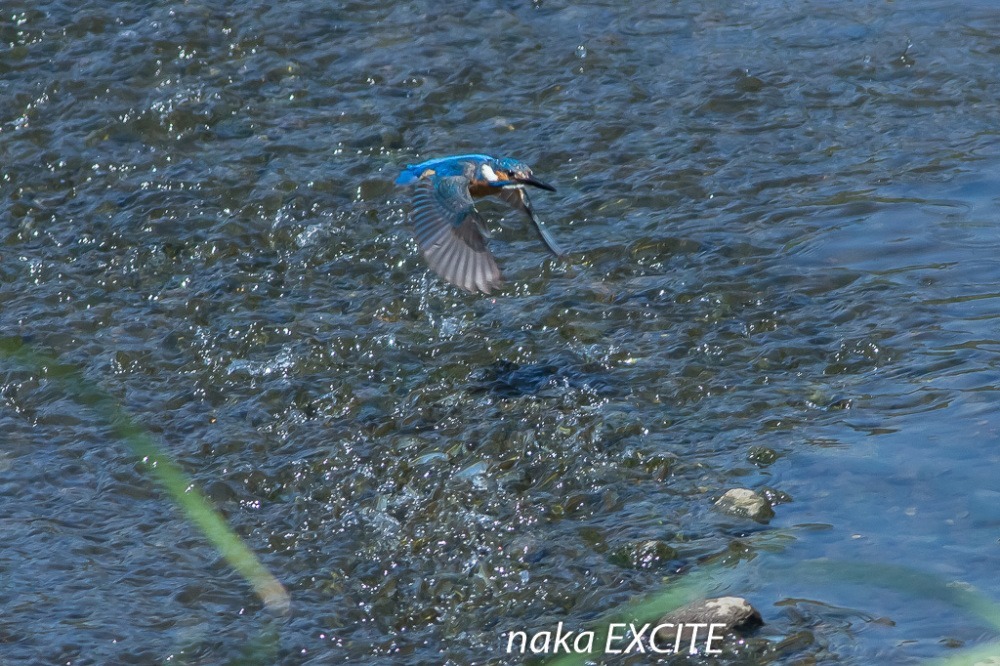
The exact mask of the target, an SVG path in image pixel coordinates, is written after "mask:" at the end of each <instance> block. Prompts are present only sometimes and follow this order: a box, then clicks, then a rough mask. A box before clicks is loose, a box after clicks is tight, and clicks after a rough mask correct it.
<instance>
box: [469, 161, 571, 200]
mask: <svg viewBox="0 0 1000 666" xmlns="http://www.w3.org/2000/svg"><path fill="white" fill-rule="evenodd" d="M478 175H479V177H480V178H482V180H485V181H486V182H488V183H489V184H490V185H492V186H493V187H519V186H521V185H533V186H534V187H540V188H541V189H543V190H548V191H549V192H555V191H556V188H554V187H552V186H551V185H549V184H548V183H543V182H542V181H540V180H538V179H537V178H535V177H534V176H533V175H532V173H531V168H530V167H528V165H527V164H525V163H524V162H519V161H517V160H513V159H510V158H509V157H505V158H502V159H498V160H490V161H488V162H483V163H482V164H481V165H479V174H478Z"/></svg>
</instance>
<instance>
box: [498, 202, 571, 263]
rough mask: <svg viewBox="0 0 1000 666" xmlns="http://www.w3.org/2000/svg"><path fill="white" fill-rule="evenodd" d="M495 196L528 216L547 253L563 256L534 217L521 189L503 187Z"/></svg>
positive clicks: (532, 209)
mask: <svg viewBox="0 0 1000 666" xmlns="http://www.w3.org/2000/svg"><path fill="white" fill-rule="evenodd" d="M497 194H498V196H499V197H500V198H501V199H503V200H504V201H506V202H507V205H509V206H510V207H511V208H515V209H517V210H520V211H523V212H524V213H525V214H526V215H527V216H528V219H529V220H531V224H532V226H533V227H535V231H537V232H538V235H539V237H540V238H541V239H542V242H543V243H545V247H547V248H549V252H551V253H552V254H554V255H556V256H557V257H561V256H563V251H562V249H560V248H559V246H558V245H556V242H555V240H553V239H552V236H550V235H549V232H548V231H546V230H545V227H543V226H542V223H541V222H540V221H539V220H538V218H537V217H535V209H534V208H532V207H531V200H530V199H528V193H527V192H525V191H524V188H523V187H505V188H503V189H502V190H500V192H498V193H497Z"/></svg>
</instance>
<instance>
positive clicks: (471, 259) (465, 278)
mask: <svg viewBox="0 0 1000 666" xmlns="http://www.w3.org/2000/svg"><path fill="white" fill-rule="evenodd" d="M412 220H413V227H414V230H415V236H416V239H417V244H418V245H419V246H420V250H421V251H422V252H423V253H424V257H425V258H426V259H427V264H428V265H429V266H430V267H431V270H433V271H434V272H435V273H437V274H438V275H440V276H441V277H442V278H444V279H445V280H447V281H448V282H451V283H452V284H454V285H456V286H458V287H461V288H462V289H465V290H466V291H472V292H475V291H482V292H484V293H487V294H488V293H490V290H492V289H494V288H496V286H497V285H498V284H500V269H499V268H498V267H497V263H496V260H494V259H493V255H492V254H490V251H489V249H488V248H487V247H486V240H485V239H484V238H483V221H482V218H481V217H480V216H479V213H477V212H476V209H475V206H474V205H473V203H472V196H471V195H470V194H469V179H468V178H466V177H465V176H448V177H443V178H433V177H428V178H420V179H419V180H418V181H417V182H416V183H415V185H414V190H413V215H412Z"/></svg>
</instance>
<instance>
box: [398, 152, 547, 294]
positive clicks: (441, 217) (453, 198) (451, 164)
mask: <svg viewBox="0 0 1000 666" xmlns="http://www.w3.org/2000/svg"><path fill="white" fill-rule="evenodd" d="M396 184H397V185H412V186H413V212H412V214H411V215H410V218H411V221H412V222H413V228H414V235H415V237H416V240H417V245H419V246H420V251H421V252H423V255H424V258H425V259H427V264H428V265H429V266H430V268H431V270H432V271H434V272H435V273H437V274H438V275H440V276H441V277H442V278H444V279H445V280H447V281H448V282H450V283H452V284H454V285H456V286H458V287H461V288H462V289H464V290H466V291H469V292H473V293H475V292H477V291H481V292H483V293H485V294H488V293H490V291H491V290H492V289H495V288H496V287H497V285H499V284H500V269H499V268H498V267H497V262H496V259H494V258H493V255H492V254H491V253H490V251H489V248H487V247H486V240H487V239H488V238H490V234H489V231H488V230H487V229H486V224H485V222H484V221H483V218H482V216H480V215H479V212H478V211H477V210H476V206H475V202H474V199H478V198H480V197H486V196H490V195H496V196H498V197H500V198H501V199H502V200H503V201H504V202H506V203H507V204H508V205H509V206H511V207H512V208H515V209H517V210H520V211H522V212H524V213H525V214H526V215H527V216H528V219H529V220H531V223H532V226H534V228H535V230H536V231H537V232H538V235H539V236H540V237H541V239H542V242H543V243H544V244H545V246H546V247H547V248H548V249H549V251H550V252H551V253H552V254H554V255H555V256H557V257H561V256H562V255H563V252H562V250H560V249H559V246H558V245H556V243H555V241H553V240H552V237H551V236H550V235H549V233H548V232H547V231H546V230H545V228H544V227H543V226H542V224H541V222H539V221H538V218H537V217H535V211H534V209H532V207H531V201H530V200H529V199H528V193H527V192H526V191H525V189H524V187H525V185H531V186H533V187H538V188H541V189H543V190H548V191H550V192H555V191H556V188H554V187H552V186H551V185H549V184H547V183H543V182H542V181H540V180H538V179H537V178H535V177H534V176H533V175H532V173H531V169H530V168H529V167H528V165H527V164H525V163H524V162H519V161H518V160H515V159H511V158H509V157H501V158H496V157H490V156H489V155H453V156H451V157H440V158H437V159H433V160H427V161H426V162H421V163H420V164H409V165H407V167H406V168H405V169H404V170H403V172H402V173H401V174H400V175H399V178H397V179H396Z"/></svg>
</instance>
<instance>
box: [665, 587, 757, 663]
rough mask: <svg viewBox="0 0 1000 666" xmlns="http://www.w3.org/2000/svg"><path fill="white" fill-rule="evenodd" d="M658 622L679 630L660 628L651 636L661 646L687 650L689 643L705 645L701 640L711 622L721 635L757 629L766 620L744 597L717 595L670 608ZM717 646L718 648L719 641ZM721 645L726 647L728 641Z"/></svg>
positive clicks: (715, 630) (715, 632) (715, 634)
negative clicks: (676, 607) (661, 630)
mask: <svg viewBox="0 0 1000 666" xmlns="http://www.w3.org/2000/svg"><path fill="white" fill-rule="evenodd" d="M657 624H658V625H660V626H663V625H669V626H671V627H676V628H677V631H676V633H670V632H669V631H668V632H660V633H657V634H656V636H655V638H651V640H656V644H657V647H658V648H659V649H682V650H684V651H685V652H686V651H687V649H686V648H687V646H689V645H695V644H698V643H701V644H702V645H704V643H703V642H702V641H704V640H705V638H706V636H707V635H708V627H709V625H715V626H714V627H713V628H712V634H713V635H714V636H715V637H717V638H720V637H722V636H725V635H726V634H729V633H732V632H734V631H738V632H746V631H750V630H751V629H755V628H757V627H759V626H761V625H762V624H764V620H763V619H762V618H761V616H760V612H759V611H758V610H757V609H756V608H754V607H753V606H751V605H750V602H749V601H747V600H746V599H744V598H742V597H716V598H713V599H701V600H700V601H695V602H692V603H690V604H688V605H686V606H682V607H680V608H678V609H677V610H674V611H670V612H669V613H667V614H666V615H664V616H663V617H662V618H660V621H659V622H658V623H657ZM719 625H722V626H719ZM714 647H715V648H719V647H720V645H716V646H714ZM721 647H725V643H723V644H722V646H721Z"/></svg>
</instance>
